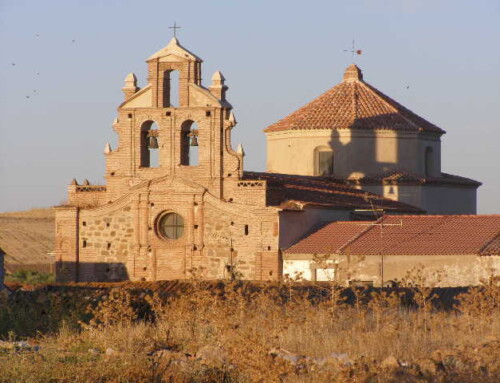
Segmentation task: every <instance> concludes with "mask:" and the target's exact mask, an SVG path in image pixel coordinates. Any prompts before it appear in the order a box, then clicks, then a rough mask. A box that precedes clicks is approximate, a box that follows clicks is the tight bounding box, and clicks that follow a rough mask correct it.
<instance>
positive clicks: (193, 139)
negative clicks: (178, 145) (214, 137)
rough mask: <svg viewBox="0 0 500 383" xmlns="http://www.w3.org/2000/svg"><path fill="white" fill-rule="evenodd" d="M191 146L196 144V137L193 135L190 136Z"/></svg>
mask: <svg viewBox="0 0 500 383" xmlns="http://www.w3.org/2000/svg"><path fill="white" fill-rule="evenodd" d="M190 145H191V146H198V137H196V136H193V137H191V144H190Z"/></svg>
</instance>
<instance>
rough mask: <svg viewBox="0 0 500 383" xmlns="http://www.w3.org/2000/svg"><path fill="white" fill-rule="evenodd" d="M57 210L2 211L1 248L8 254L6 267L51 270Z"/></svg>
mask: <svg viewBox="0 0 500 383" xmlns="http://www.w3.org/2000/svg"><path fill="white" fill-rule="evenodd" d="M54 226H55V224H54V211H53V210H52V209H50V208H48V209H33V210H28V211H20V212H10V213H0V248H2V249H3V251H4V252H5V253H6V257H5V269H6V271H7V272H12V271H14V270H18V269H21V268H29V269H36V270H40V271H49V270H50V265H51V264H52V263H53V258H52V257H51V256H50V255H48V254H47V253H48V252H51V251H53V249H54Z"/></svg>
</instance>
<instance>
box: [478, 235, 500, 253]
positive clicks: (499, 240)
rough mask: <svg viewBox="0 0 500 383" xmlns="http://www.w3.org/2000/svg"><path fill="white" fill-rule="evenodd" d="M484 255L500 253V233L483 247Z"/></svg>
mask: <svg viewBox="0 0 500 383" xmlns="http://www.w3.org/2000/svg"><path fill="white" fill-rule="evenodd" d="M481 254H482V255H500V233H499V234H498V235H497V236H496V237H495V238H493V239H492V240H491V241H490V242H489V243H487V244H486V245H485V246H484V247H483V248H482V249H481Z"/></svg>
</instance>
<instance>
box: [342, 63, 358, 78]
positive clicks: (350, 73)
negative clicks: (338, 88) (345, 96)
mask: <svg viewBox="0 0 500 383" xmlns="http://www.w3.org/2000/svg"><path fill="white" fill-rule="evenodd" d="M344 81H347V82H352V81H363V72H362V71H361V69H360V68H359V67H358V66H357V65H355V64H351V65H349V66H348V67H347V68H346V70H345V72H344Z"/></svg>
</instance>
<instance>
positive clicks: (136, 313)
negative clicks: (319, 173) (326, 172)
mask: <svg viewBox="0 0 500 383" xmlns="http://www.w3.org/2000/svg"><path fill="white" fill-rule="evenodd" d="M245 286H246V285H245V284H241V283H237V282H234V283H222V284H220V285H219V287H218V288H207V285H206V284H204V283H202V282H197V281H194V282H193V284H192V289H191V290H190V291H189V293H188V294H179V295H178V296H169V297H162V296H160V295H159V294H156V293H154V292H152V291H150V290H147V289H138V290H136V291H132V290H126V289H123V288H114V289H108V290H106V292H104V293H101V294H100V295H88V296H84V297H83V296H76V295H75V292H74V291H73V290H67V291H66V292H64V294H66V295H67V296H66V297H65V298H68V299H63V297H61V296H60V295H61V292H60V290H58V293H57V294H56V293H55V292H52V293H51V292H50V291H47V292H45V293H43V294H38V295H29V294H28V293H26V294H25V295H23V294H22V293H20V295H18V296H14V297H11V298H9V304H8V305H7V304H6V302H5V298H4V303H3V304H2V305H1V307H0V334H3V335H0V336H3V339H4V341H3V342H0V371H1V372H2V373H1V374H0V382H472V381H477V382H479V381H480V382H498V381H499V378H500V358H498V356H499V355H500V315H499V314H500V287H499V286H496V285H494V284H487V285H485V286H483V287H481V288H475V289H470V290H469V292H467V293H465V294H463V295H461V296H460V298H459V303H458V305H457V307H456V309H454V310H438V309H436V308H435V306H433V305H432V301H433V299H434V297H433V295H432V294H433V293H432V290H431V289H428V288H420V287H418V286H413V287H412V288H411V290H412V293H413V303H414V304H412V305H407V304H402V301H404V299H403V300H402V297H401V291H400V290H398V289H392V290H391V289H385V290H380V289H379V290H377V289H373V290H369V291H366V290H362V289H356V290H354V295H355V299H354V301H351V303H350V304H346V303H345V302H343V299H342V290H340V289H338V288H337V287H336V286H334V285H333V284H332V286H331V287H330V288H326V290H325V294H324V295H323V296H321V297H314V296H311V295H310V294H309V293H305V292H304V291H302V292H300V290H297V289H294V288H292V287H291V286H292V285H291V284H284V285H281V286H279V288H269V289H254V290H252V289H249V288H246V287H245ZM247 287H248V286H247ZM14 295H15V294H14ZM23 297H24V298H23ZM41 307H42V308H43V310H45V311H44V314H40V308H41ZM36 310H38V311H36ZM35 312H36V313H38V314H35ZM41 330H43V331H41ZM28 335H29V336H28Z"/></svg>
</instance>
